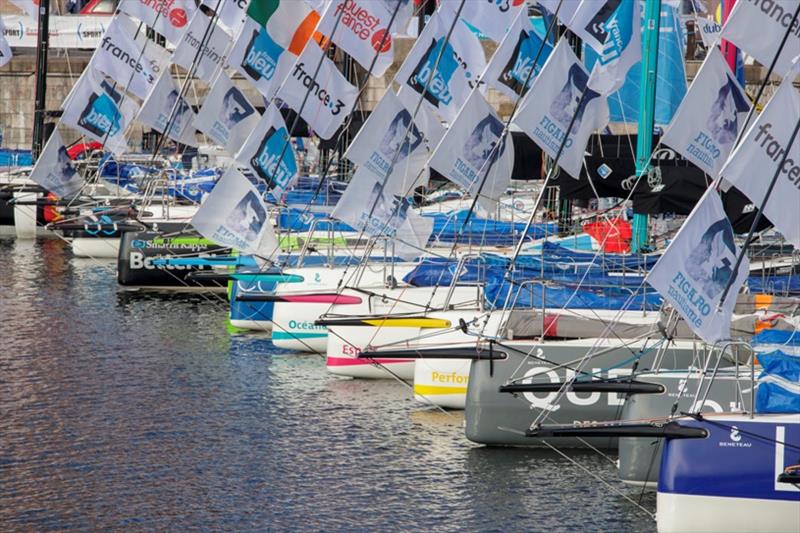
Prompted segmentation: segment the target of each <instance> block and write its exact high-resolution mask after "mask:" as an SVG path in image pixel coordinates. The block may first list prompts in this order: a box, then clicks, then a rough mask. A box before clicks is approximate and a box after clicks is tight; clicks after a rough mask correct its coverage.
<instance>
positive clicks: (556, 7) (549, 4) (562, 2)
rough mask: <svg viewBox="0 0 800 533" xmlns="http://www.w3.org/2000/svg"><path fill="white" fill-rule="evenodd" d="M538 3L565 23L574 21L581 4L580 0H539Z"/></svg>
mask: <svg viewBox="0 0 800 533" xmlns="http://www.w3.org/2000/svg"><path fill="white" fill-rule="evenodd" d="M538 4H539V5H540V6H542V7H543V8H545V9H546V10H547V11H548V12H549V13H550V14H551V15H556V16H557V17H558V20H560V21H561V22H562V23H563V24H569V23H570V22H571V21H572V17H574V16H575V12H576V11H577V10H578V6H580V5H581V3H580V0H538Z"/></svg>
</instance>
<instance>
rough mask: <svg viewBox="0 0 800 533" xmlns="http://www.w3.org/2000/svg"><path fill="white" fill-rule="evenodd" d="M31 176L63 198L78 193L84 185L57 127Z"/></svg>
mask: <svg viewBox="0 0 800 533" xmlns="http://www.w3.org/2000/svg"><path fill="white" fill-rule="evenodd" d="M30 178H31V180H32V181H34V182H36V183H37V184H39V185H41V186H42V187H44V188H45V189H47V190H48V191H50V192H52V193H54V194H55V195H56V196H58V197H61V198H64V197H65V196H71V195H73V194H77V193H78V192H79V191H80V190H81V187H83V178H82V177H81V175H80V174H78V172H77V171H76V170H75V167H74V166H73V164H72V160H71V159H70V158H69V154H68V153H67V147H66V146H65V145H64V140H63V139H62V138H61V134H60V133H59V132H58V128H57V127H56V128H54V129H53V133H52V134H51V135H50V139H48V140H47V144H45V146H44V150H42V153H41V154H40V155H39V159H37V160H36V165H34V167H33V170H32V171H31V176H30Z"/></svg>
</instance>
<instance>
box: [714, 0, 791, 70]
mask: <svg viewBox="0 0 800 533" xmlns="http://www.w3.org/2000/svg"><path fill="white" fill-rule="evenodd" d="M796 9H797V0H739V1H738V2H736V5H734V6H733V11H731V14H730V16H728V20H727V22H726V23H725V26H724V27H723V28H722V38H723V39H725V40H726V41H730V42H732V43H733V44H735V45H736V46H737V47H739V48H741V49H742V50H744V51H745V52H747V53H748V54H750V55H751V56H753V57H754V58H755V59H756V61H758V62H759V63H761V64H762V65H770V64H772V59H773V58H774V57H775V54H777V53H778V48H779V47H780V44H781V41H782V40H783V36H784V35H786V32H787V30H789V37H788V39H786V45H785V46H784V47H783V50H782V51H781V55H780V56H778V61H777V62H776V63H775V72H777V73H778V74H780V75H781V76H785V75H786V74H788V73H789V71H790V70H791V69H792V61H793V60H794V58H796V57H797V56H799V55H800V20H798V22H796V23H795V25H794V26H793V27H792V28H791V29H789V23H790V22H791V21H792V17H793V16H794V12H795V10H796Z"/></svg>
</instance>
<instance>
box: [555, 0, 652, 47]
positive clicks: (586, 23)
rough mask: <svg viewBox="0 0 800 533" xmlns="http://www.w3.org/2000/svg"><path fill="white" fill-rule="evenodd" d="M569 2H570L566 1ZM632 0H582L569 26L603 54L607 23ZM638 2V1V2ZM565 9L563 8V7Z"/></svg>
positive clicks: (568, 23)
mask: <svg viewBox="0 0 800 533" xmlns="http://www.w3.org/2000/svg"><path fill="white" fill-rule="evenodd" d="M564 3H565V4H566V3H569V2H566V1H565V2H564ZM632 3H633V2H631V1H630V0H586V1H584V0H581V2H580V4H578V7H577V9H576V10H575V14H574V15H573V16H572V19H571V20H570V21H569V22H566V25H567V27H569V29H570V30H572V33H574V34H575V35H577V36H578V37H580V38H581V39H582V40H583V42H584V44H587V45H589V46H591V47H592V48H594V50H595V52H597V53H598V54H600V55H602V54H603V48H605V44H606V41H607V40H608V37H609V30H612V28H610V27H608V26H607V24H608V22H609V19H610V18H611V17H612V16H613V15H614V13H615V12H616V11H617V10H618V9H619V7H620V6H622V5H624V4H632ZM636 3H637V4H638V2H636ZM562 9H563V8H562Z"/></svg>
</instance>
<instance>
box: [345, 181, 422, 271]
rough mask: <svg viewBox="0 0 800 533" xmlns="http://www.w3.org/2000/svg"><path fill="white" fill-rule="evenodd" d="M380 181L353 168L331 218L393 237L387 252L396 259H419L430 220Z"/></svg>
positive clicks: (368, 232) (371, 232) (377, 234)
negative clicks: (415, 210) (389, 250)
mask: <svg viewBox="0 0 800 533" xmlns="http://www.w3.org/2000/svg"><path fill="white" fill-rule="evenodd" d="M382 181H383V180H382V179H381V178H380V177H379V176H376V175H375V174H374V173H372V172H371V171H370V170H368V169H366V168H365V167H359V168H358V169H356V172H355V174H353V177H352V179H351V180H350V183H349V184H348V186H347V189H345V191H344V194H342V197H341V198H340V199H339V202H337V204H336V208H334V210H333V212H332V213H331V217H332V218H335V219H336V220H341V221H342V222H344V223H345V224H347V225H349V226H350V227H352V228H354V229H355V230H357V231H363V232H364V233H365V234H367V235H370V236H373V237H375V236H385V237H389V238H392V239H393V241H394V244H393V247H392V248H390V249H391V251H392V253H393V255H395V256H397V257H401V258H403V259H406V260H410V259H413V258H415V257H418V256H419V255H420V254H422V253H423V252H424V249H425V245H426V244H427V243H428V239H429V238H430V236H431V233H432V232H433V219H431V218H426V217H422V216H420V215H418V214H417V213H415V212H414V210H413V209H411V200H410V199H409V198H406V197H404V196H400V195H395V194H392V193H391V192H389V191H388V190H387V189H386V188H385V187H382V186H381V183H382ZM365 198H366V202H365Z"/></svg>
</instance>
